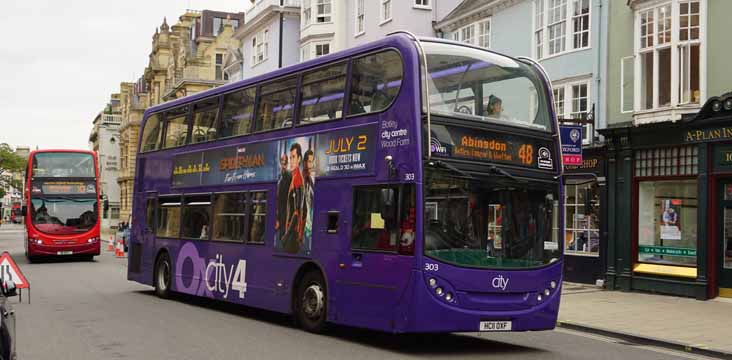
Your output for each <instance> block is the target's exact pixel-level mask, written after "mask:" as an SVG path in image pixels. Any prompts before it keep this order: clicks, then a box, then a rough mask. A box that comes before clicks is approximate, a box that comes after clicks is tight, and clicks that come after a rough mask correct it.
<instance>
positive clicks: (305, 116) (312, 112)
mask: <svg viewBox="0 0 732 360" xmlns="http://www.w3.org/2000/svg"><path fill="white" fill-rule="evenodd" d="M301 89H302V90H301V91H302V100H301V102H300V123H302V124H307V123H314V122H319V121H327V120H333V119H339V118H341V117H342V115H343V114H342V113H343V94H344V92H345V90H346V64H345V63H341V64H336V65H332V66H328V67H325V68H323V69H318V70H315V71H312V72H309V73H306V74H305V75H303V79H302V87H301Z"/></svg>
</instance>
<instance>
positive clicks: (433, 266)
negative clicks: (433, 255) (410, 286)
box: [424, 263, 440, 271]
mask: <svg viewBox="0 0 732 360" xmlns="http://www.w3.org/2000/svg"><path fill="white" fill-rule="evenodd" d="M439 269H440V266H439V265H438V264H430V263H427V264H424V270H425V271H437V270H439Z"/></svg>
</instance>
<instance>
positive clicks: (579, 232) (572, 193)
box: [564, 179, 600, 256]
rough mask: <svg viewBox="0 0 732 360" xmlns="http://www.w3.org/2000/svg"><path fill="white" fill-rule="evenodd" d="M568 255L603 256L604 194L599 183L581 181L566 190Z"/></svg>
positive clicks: (565, 213)
mask: <svg viewBox="0 0 732 360" xmlns="http://www.w3.org/2000/svg"><path fill="white" fill-rule="evenodd" d="M564 196H565V212H564V221H565V226H564V227H565V233H564V249H565V253H567V254H577V255H593V256H597V255H599V252H600V191H599V187H598V183H597V181H595V180H587V179H583V180H577V181H575V183H574V184H571V183H570V184H568V185H566V186H565V187H564Z"/></svg>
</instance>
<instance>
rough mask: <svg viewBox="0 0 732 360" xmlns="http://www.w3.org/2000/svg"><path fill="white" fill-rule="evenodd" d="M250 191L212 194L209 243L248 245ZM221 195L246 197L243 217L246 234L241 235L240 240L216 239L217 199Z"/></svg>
mask: <svg viewBox="0 0 732 360" xmlns="http://www.w3.org/2000/svg"><path fill="white" fill-rule="evenodd" d="M249 192H250V191H249V190H241V191H221V192H213V193H211V220H212V221H211V222H212V224H211V227H210V231H209V233H210V236H209V241H212V242H222V243H228V244H246V243H247V242H246V236H247V235H246V233H248V230H247V229H248V228H249V210H248V204H249ZM219 195H244V214H242V215H241V216H242V217H243V218H244V234H241V235H240V238H239V239H236V240H225V239H218V238H215V237H214V234H215V232H216V225H215V224H216V217H215V216H216V205H215V204H216V197H217V196H219Z"/></svg>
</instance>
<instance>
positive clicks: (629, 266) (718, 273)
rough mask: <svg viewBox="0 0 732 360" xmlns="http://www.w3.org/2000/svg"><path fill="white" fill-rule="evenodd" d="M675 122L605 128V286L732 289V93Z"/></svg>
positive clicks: (698, 294)
mask: <svg viewBox="0 0 732 360" xmlns="http://www.w3.org/2000/svg"><path fill="white" fill-rule="evenodd" d="M724 100H725V98H717V97H715V98H712V99H710V100H709V101H708V102H707V104H705V106H704V107H703V108H702V110H701V111H700V112H699V113H698V114H693V115H690V116H687V117H685V118H682V120H680V121H678V122H675V123H671V122H665V123H655V124H648V125H640V126H622V127H615V128H610V129H607V130H603V131H602V132H603V134H604V135H605V136H606V139H607V146H608V151H607V156H608V157H607V162H608V164H607V181H608V185H607V188H608V189H607V191H608V205H607V209H608V210H607V226H608V247H607V252H606V259H607V272H606V278H607V287H608V288H609V289H619V290H626V291H628V290H640V291H648V292H656V293H665V294H672V295H678V296H688V297H695V298H697V299H709V298H713V297H716V296H732V97H730V101H729V104H728V105H729V106H728V107H726V106H723V105H722V104H723V103H724Z"/></svg>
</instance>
